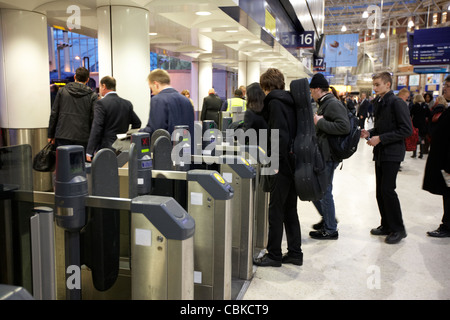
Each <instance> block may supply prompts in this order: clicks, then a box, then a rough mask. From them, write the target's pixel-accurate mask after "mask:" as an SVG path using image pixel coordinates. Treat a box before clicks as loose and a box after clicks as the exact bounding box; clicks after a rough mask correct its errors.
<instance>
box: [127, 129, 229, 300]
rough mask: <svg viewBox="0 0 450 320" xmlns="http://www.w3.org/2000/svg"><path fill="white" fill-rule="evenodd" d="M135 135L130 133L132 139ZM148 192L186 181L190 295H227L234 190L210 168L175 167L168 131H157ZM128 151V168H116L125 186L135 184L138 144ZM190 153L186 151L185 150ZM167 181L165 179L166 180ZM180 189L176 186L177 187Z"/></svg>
mask: <svg viewBox="0 0 450 320" xmlns="http://www.w3.org/2000/svg"><path fill="white" fill-rule="evenodd" d="M135 138H136V139H137V138H138V137H132V141H133V139H135ZM153 143H154V145H152V146H151V149H152V150H153V168H152V170H151V177H152V182H151V185H152V194H155V193H156V194H158V193H159V194H164V195H166V196H167V195H174V193H175V191H176V189H175V187H174V186H175V185H176V182H185V183H186V184H187V188H186V190H184V192H185V195H184V196H185V197H186V198H187V204H186V209H187V211H188V212H189V214H190V216H192V217H193V218H194V220H195V224H196V231H195V236H194V272H193V282H194V298H195V299H201V300H211V299H213V300H229V299H231V287H232V284H231V278H232V275H231V273H232V262H231V257H232V254H231V250H232V234H231V231H232V225H231V223H232V220H231V200H230V199H231V198H233V196H234V190H233V188H232V187H231V186H230V184H228V183H227V182H226V181H225V180H224V179H223V178H222V176H221V175H220V174H219V173H218V172H217V171H214V170H188V171H175V170H173V168H174V167H176V166H175V165H173V162H172V158H171V153H172V142H171V141H170V138H169V135H168V134H158V138H157V139H154V142H153ZM132 149H133V152H130V169H129V170H127V169H120V170H119V174H120V175H121V176H128V178H129V179H128V183H129V185H130V186H129V189H130V190H132V189H133V187H132V186H131V185H133V184H134V185H135V184H136V182H137V181H136V179H135V177H134V173H133V170H132V169H131V168H132V167H133V166H132V165H131V162H136V161H137V160H136V159H135V157H138V158H139V157H140V156H141V155H142V154H143V153H142V152H141V151H140V147H139V145H135V146H133V143H132ZM189 153H190V152H189ZM167 182H169V183H167ZM178 191H180V190H178Z"/></svg>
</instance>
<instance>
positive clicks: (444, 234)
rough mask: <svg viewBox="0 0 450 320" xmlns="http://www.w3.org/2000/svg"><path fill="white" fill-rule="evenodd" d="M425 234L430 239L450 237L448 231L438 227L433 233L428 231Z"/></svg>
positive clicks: (449, 231)
mask: <svg viewBox="0 0 450 320" xmlns="http://www.w3.org/2000/svg"><path fill="white" fill-rule="evenodd" d="M427 234H428V235H429V236H430V237H435V238H445V237H450V230H445V229H444V228H442V227H441V226H439V228H437V229H436V230H434V231H428V232H427Z"/></svg>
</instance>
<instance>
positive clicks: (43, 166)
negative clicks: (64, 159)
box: [33, 142, 56, 172]
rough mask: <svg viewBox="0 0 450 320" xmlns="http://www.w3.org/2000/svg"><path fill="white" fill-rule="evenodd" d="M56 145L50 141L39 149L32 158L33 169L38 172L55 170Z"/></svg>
mask: <svg viewBox="0 0 450 320" xmlns="http://www.w3.org/2000/svg"><path fill="white" fill-rule="evenodd" d="M55 163H56V147H55V145H54V144H52V143H51V142H49V143H47V145H46V146H45V147H44V148H43V149H42V150H41V151H39V152H38V153H37V154H36V155H35V156H34V158H33V169H34V170H36V171H40V172H51V171H54V170H55Z"/></svg>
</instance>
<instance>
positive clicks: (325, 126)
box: [316, 93, 350, 161]
mask: <svg viewBox="0 0 450 320" xmlns="http://www.w3.org/2000/svg"><path fill="white" fill-rule="evenodd" d="M317 114H318V115H322V116H323V118H322V119H320V120H319V121H318V122H317V124H316V133H317V138H318V141H319V145H320V149H321V150H322V155H323V158H324V160H325V161H340V160H339V159H335V158H334V157H333V155H332V153H331V151H330V145H329V143H328V135H344V134H348V133H349V132H350V120H349V119H348V110H347V108H346V107H345V106H344V105H343V104H342V103H341V102H340V101H339V100H338V99H336V97H335V96H334V95H333V94H332V93H328V94H326V95H325V96H323V97H322V98H320V99H319V108H318V109H317Z"/></svg>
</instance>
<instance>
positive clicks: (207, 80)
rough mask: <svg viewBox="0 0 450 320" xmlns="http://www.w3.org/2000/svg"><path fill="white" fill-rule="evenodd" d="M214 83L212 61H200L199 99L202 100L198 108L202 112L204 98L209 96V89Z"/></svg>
mask: <svg viewBox="0 0 450 320" xmlns="http://www.w3.org/2000/svg"><path fill="white" fill-rule="evenodd" d="M212 85H213V72H212V62H210V61H200V62H199V63H198V100H199V101H201V102H200V104H199V106H198V110H199V113H201V110H202V105H203V98H205V97H207V96H208V90H209V89H211V88H212Z"/></svg>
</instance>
